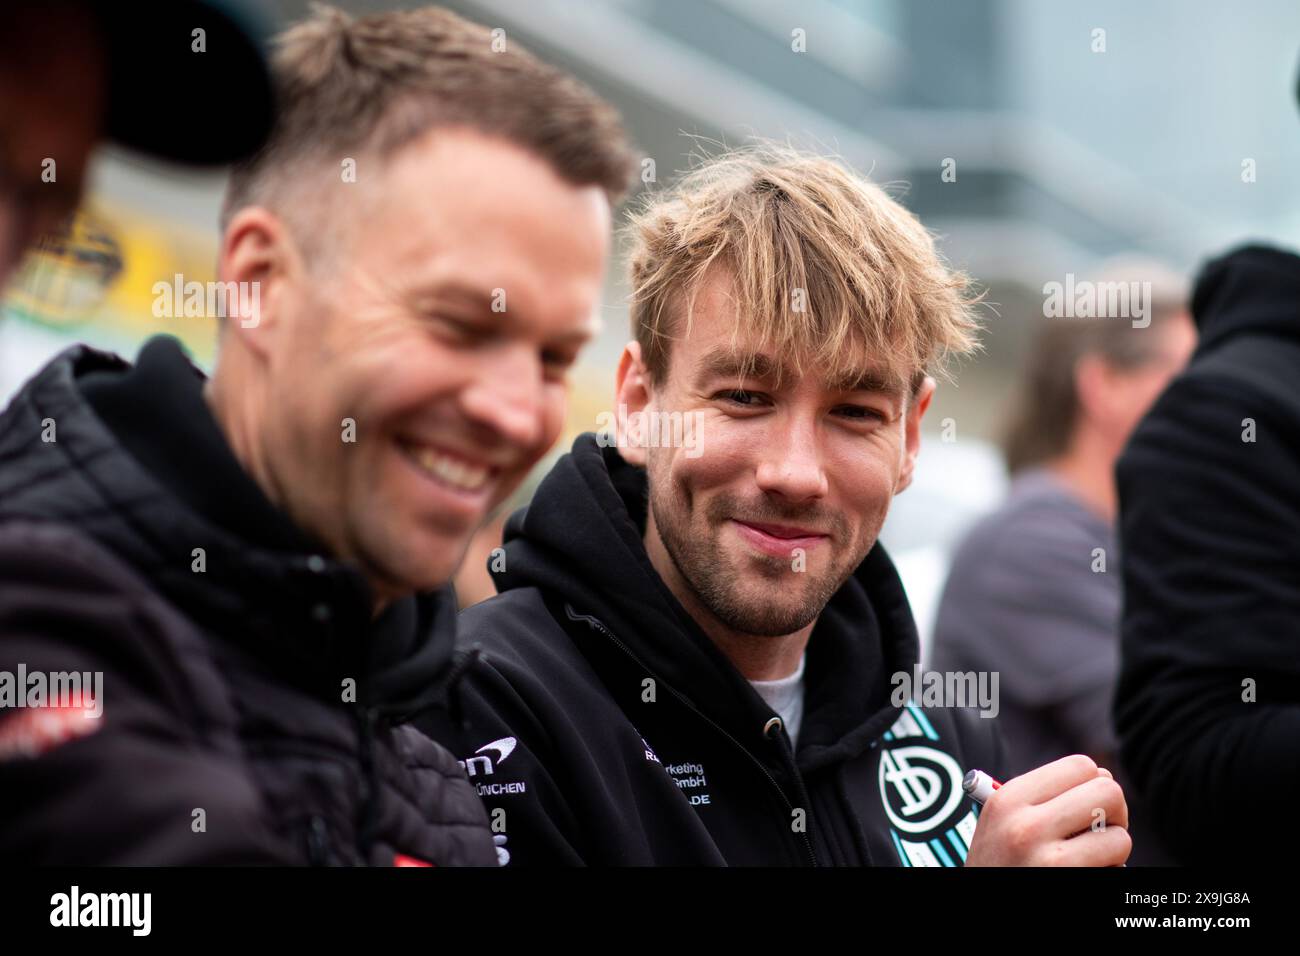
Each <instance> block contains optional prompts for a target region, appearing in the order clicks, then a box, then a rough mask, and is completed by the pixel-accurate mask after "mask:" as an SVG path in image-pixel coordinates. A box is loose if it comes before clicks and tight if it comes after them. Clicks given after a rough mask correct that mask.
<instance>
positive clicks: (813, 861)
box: [564, 602, 820, 866]
mask: <svg viewBox="0 0 1300 956" xmlns="http://www.w3.org/2000/svg"><path fill="white" fill-rule="evenodd" d="M564 611H565V613H566V614H567V615H568V616H569V619H570V620H572V621H582V622H583V623H585V624H588V625H589V626H592V627H594V628H596V629H597V630H599V631H600V632H601V633H602V634H604V635H605V636H606V637H608V638H609V639H610V640H611V641H612V642H613V643H614V646H615V647H617V648H618V649H619V650H620V651H622V652H623V653H624V654H626V655H627V656H628V657H629V658H631V659H632V660H633V661H634V662H635V663H636V665H637V666H638V667H640V668H641V669H642V670H643V671H645V672H646V673H647V674H649V675H650V676H651V677H653V678H654V680H655V682H656V683H657V684H662V685H663V686H664V687H667V688H668V692H669V693H670V694H672V695H673V696H674V697H676V698H677V699H678V700H679V701H681V703H682V706H684V707H685V708H686V709H687V710H689V711H691V713H693V714H695V715H696V716H697V717H699V718H700V719H701V720H703V721H704V722H705V723H707V724H708V725H709V726H711V727H712V728H713V729H714V730H716V731H717V732H718V733H720V734H721V735H722V736H723V737H725V738H726V739H727V740H729V741H731V742H732V743H733V744H735V746H736V748H737V749H739V750H740V752H741V753H743V754H744V755H745V756H746V757H748V758H749V760H750V761H751V762H752V763H753V764H754V766H756V767H757V768H758V769H759V770H761V771H762V773H763V776H765V777H766V778H767V779H768V782H769V783H771V784H772V786H773V787H774V788H776V792H777V793H779V794H780V795H781V799H782V800H784V801H785V805H786V807H787V808H789V810H790V811H791V812H793V811H794V810H795V809H797V808H796V807H795V805H794V804H793V803H791V802H790V798H789V797H787V796H786V793H785V790H783V789H782V788H781V785H780V784H779V783H777V782H776V778H775V777H773V776H772V774H771V772H770V771H769V770H768V769H767V767H765V766H763V761H761V760H759V759H758V758H757V757H755V756H754V755H753V753H751V752H750V750H749V748H748V747H746V746H745V745H744V744H742V743H741V742H740V741H739V740H737V739H736V738H735V737H733V736H732V735H731V733H730V732H728V731H727V729H726V728H725V727H723V726H722V725H720V724H718V723H717V722H716V721H714V720H713V718H711V717H709V715H708V714H705V713H704V712H703V711H701V710H700V709H699V708H697V707H696V706H695V705H694V704H692V703H691V702H690V701H689V700H688V699H687V698H686V697H684V696H683V695H682V694H681V693H680V692H678V690H677V689H676V688H675V687H673V686H672V685H671V684H669V683H668V682H667V681H665V680H663V679H662V678H660V677H659V675H658V674H656V673H655V672H654V671H653V670H651V669H650V668H649V667H647V666H646V665H645V663H644V662H643V661H642V660H641V658H639V657H638V656H637V655H636V653H635V652H634V651H633V650H632V649H631V648H630V647H628V646H627V645H626V644H624V643H623V642H622V641H621V640H620V639H619V638H618V636H617V635H616V634H614V632H613V631H611V630H610V629H609V628H608V627H606V626H605V624H604V622H602V621H601V620H599V619H598V618H595V617H593V616H591V615H590V614H579V613H578V612H577V611H575V610H574V609H573V607H572V606H571V605H570V604H568V603H567V602H566V603H565V605H564ZM791 769H792V771H793V772H794V779H795V783H796V784H797V785H798V787H799V790H800V792H801V793H802V794H803V796H804V798H805V800H804V802H805V803H807V796H808V794H807V791H805V790H804V787H803V779H802V777H801V776H800V774H799V768H798V767H795V766H793V764H792V766H791ZM804 813H805V815H806V819H807V820H808V821H809V824H810V825H811V820H812V807H806V808H805V809H804ZM799 836H800V837H801V839H802V841H803V845H804V849H805V850H806V851H807V853H808V863H809V865H810V866H819V865H820V864H819V863H818V862H817V853H816V851H815V850H814V849H813V845H812V841H811V840H810V839H808V833H807V831H806V830H805V831H804V832H803V833H800V834H799Z"/></svg>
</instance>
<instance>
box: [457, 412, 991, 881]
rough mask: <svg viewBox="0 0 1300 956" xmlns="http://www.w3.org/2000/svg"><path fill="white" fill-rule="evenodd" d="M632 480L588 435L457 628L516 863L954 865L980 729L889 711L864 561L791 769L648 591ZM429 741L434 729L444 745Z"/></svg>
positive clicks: (871, 580)
mask: <svg viewBox="0 0 1300 956" xmlns="http://www.w3.org/2000/svg"><path fill="white" fill-rule="evenodd" d="M645 518H646V478H645V473H644V471H643V470H641V469H639V468H635V467H633V466H630V465H628V464H627V463H625V462H624V461H623V459H622V458H621V456H620V455H619V454H618V452H617V451H616V450H615V449H613V448H601V447H600V446H599V444H598V442H597V441H596V438H595V436H593V435H584V436H581V437H580V438H579V439H578V440H577V441H576V443H575V444H574V446H573V450H572V452H571V453H570V454H567V455H565V456H564V457H563V458H561V459H560V461H559V463H558V464H557V465H556V467H555V468H554V470H553V471H552V472H551V473H550V474H549V475H548V476H547V477H546V479H545V480H544V481H543V482H542V484H541V486H540V488H539V489H538V491H537V494H536V496H535V497H534V498H533V501H532V503H531V504H530V505H529V507H528V508H526V509H524V510H522V511H520V512H518V513H516V514H515V515H514V516H512V518H511V519H510V522H509V524H508V525H507V529H506V545H505V549H504V555H498V556H497V557H496V559H495V560H493V561H492V562H490V565H489V567H490V568H492V569H493V570H494V577H495V580H496V582H497V586H498V589H499V590H500V591H501V592H502V593H501V594H500V596H498V597H496V598H493V599H491V600H488V601H486V602H484V603H482V604H479V605H476V606H474V607H472V608H469V609H468V610H466V611H464V612H462V614H461V618H460V628H461V633H460V636H459V638H458V640H459V642H460V643H461V644H463V645H464V646H467V647H470V646H477V647H479V648H480V649H481V651H482V653H483V654H484V660H483V661H482V662H480V664H479V665H478V666H477V667H476V668H475V669H473V670H471V671H470V673H469V676H467V678H466V679H465V680H464V681H463V682H462V683H461V685H460V688H461V696H462V700H461V706H462V708H463V726H462V727H461V728H460V734H461V736H460V742H461V749H460V753H459V755H460V756H461V757H462V758H463V762H464V763H465V764H466V766H467V769H468V771H469V775H470V781H471V782H472V783H474V784H475V785H476V786H477V788H478V791H479V795H480V796H481V797H482V798H483V800H484V801H485V802H486V803H487V805H488V808H489V817H490V818H491V819H492V821H493V824H494V829H496V830H497V831H498V836H497V842H498V844H499V845H501V846H502V848H503V850H504V853H503V857H505V856H507V855H508V859H509V861H510V862H511V863H515V864H554V863H566V864H577V863H587V864H615V865H620V864H621V865H649V864H717V865H721V864H775V865H808V864H818V865H871V864H875V865H900V864H901V865H913V864H938V865H960V864H961V863H962V861H963V860H964V859H965V855H966V851H967V848H968V846H969V841H970V837H971V834H972V832H973V830H974V826H975V821H976V817H977V808H976V807H975V805H974V804H973V802H972V801H971V800H969V799H968V798H966V797H965V796H964V794H963V793H962V792H961V789H960V783H961V778H962V775H963V773H964V772H965V771H966V770H967V769H969V768H972V767H979V768H983V769H985V770H988V771H989V772H990V773H993V774H995V775H996V774H999V773H1001V771H1002V766H1001V763H1002V757H1001V745H1000V742H999V741H998V739H997V737H996V734H995V733H994V729H993V726H992V723H993V722H992V721H991V720H987V719H981V718H980V717H978V716H976V715H975V714H974V713H973V712H968V711H960V710H943V709H927V710H922V709H921V708H919V707H917V706H915V705H914V704H911V703H908V704H907V705H906V706H905V707H903V708H902V709H900V708H898V707H895V706H894V705H893V704H892V703H891V701H890V696H891V692H892V691H893V689H894V687H893V685H892V684H891V682H890V677H891V675H892V674H894V673H896V672H906V673H908V674H909V675H911V674H912V668H913V665H914V663H915V662H916V660H917V653H918V640H917V632H916V627H915V624H914V622H913V619H912V615H911V610H910V609H909V607H908V604H907V599H906V597H905V596H904V593H903V587H902V584H901V582H900V581H899V578H898V575H897V573H896V572H895V571H894V567H893V565H892V563H891V562H890V560H889V558H888V556H886V554H885V552H884V550H883V548H881V547H880V546H879V545H877V546H876V547H875V548H873V549H872V551H871V552H870V554H868V555H867V557H866V559H865V560H864V561H863V563H862V565H861V566H860V567H859V568H858V569H857V571H856V572H855V574H854V575H853V577H852V578H851V579H850V580H849V581H848V583H846V584H845V585H844V587H842V588H841V589H840V591H839V592H838V593H837V594H836V595H835V596H834V598H833V599H832V600H831V602H830V603H829V604H828V605H827V607H826V609H825V610H824V611H823V613H822V615H821V617H820V618H819V620H818V622H817V624H816V627H815V629H814V631H813V634H812V637H811V639H810V642H809V646H808V650H807V665H806V671H805V688H806V699H805V707H804V717H803V722H802V727H801V730H800V733H799V737H798V743H799V749H798V753H797V754H794V753H792V752H791V748H790V741H789V736H788V735H787V734H786V732H785V731H784V729H783V728H782V727H781V726H780V724H779V721H777V720H775V719H774V718H775V717H776V715H775V714H774V713H773V712H772V710H770V709H769V708H768V706H767V705H766V704H765V703H764V701H763V700H762V698H761V697H759V695H758V694H757V693H756V692H755V691H754V689H753V688H752V687H751V686H750V685H749V683H748V682H747V681H746V680H745V678H744V677H743V676H742V675H741V674H740V673H739V672H738V671H737V670H736V668H735V667H734V666H732V664H731V663H730V662H729V661H728V659H727V658H726V657H725V656H723V654H722V653H721V652H720V651H719V650H718V649H717V647H716V646H715V645H714V644H713V643H712V642H711V641H710V640H709V638H708V637H706V636H705V634H704V633H703V632H702V631H701V630H700V629H699V627H698V626H697V625H696V624H695V622H694V621H693V620H692V619H691V618H690V617H689V616H688V615H687V613H686V612H685V610H684V609H683V608H682V607H681V605H680V604H679V603H678V602H677V601H676V599H675V598H674V597H673V596H672V594H671V593H670V591H669V590H668V588H667V587H666V586H665V585H664V583H663V582H662V580H661V579H660V578H659V576H658V575H657V574H656V573H655V571H654V569H653V567H652V565H651V563H650V559H649V557H648V555H647V554H646V550H645V547H644V544H643V541H642V535H643V533H644V527H645ZM438 729H441V728H438Z"/></svg>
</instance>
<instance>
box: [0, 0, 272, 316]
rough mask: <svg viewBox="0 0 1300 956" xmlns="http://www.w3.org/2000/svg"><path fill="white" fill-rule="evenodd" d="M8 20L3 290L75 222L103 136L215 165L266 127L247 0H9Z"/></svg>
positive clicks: (268, 104) (250, 145)
mask: <svg viewBox="0 0 1300 956" xmlns="http://www.w3.org/2000/svg"><path fill="white" fill-rule="evenodd" d="M2 16H3V20H2V22H0V292H2V291H3V289H4V286H5V283H6V281H7V280H8V279H9V277H10V274H11V273H12V272H13V270H14V268H15V267H16V266H17V265H18V263H19V261H20V260H21V258H22V255H23V253H24V251H25V250H26V249H27V248H28V247H29V246H30V245H31V244H32V243H33V242H35V241H36V240H37V239H38V238H39V237H40V236H42V235H45V234H48V233H52V232H55V231H57V230H59V229H61V228H62V227H63V226H64V225H65V224H66V223H67V222H68V220H69V219H70V217H71V215H72V213H73V211H74V210H75V209H76V208H77V205H78V203H79V202H80V200H81V195H82V192H83V190H84V188H85V178H86V167H87V163H88V161H89V159H90V156H91V154H92V151H93V149H94V147H95V145H96V144H97V143H98V142H99V141H100V140H101V139H103V138H108V139H111V140H113V141H115V142H116V143H118V144H120V145H123V146H128V147H131V148H133V149H137V150H139V151H141V152H143V153H147V154H149V155H151V156H154V157H157V158H160V159H167V160H172V161H175V162H180V163H185V164H191V165H219V164H222V163H229V162H233V161H235V160H238V159H242V158H244V157H245V156H247V155H249V154H251V153H252V152H253V151H254V150H256V149H257V148H258V147H259V146H260V145H261V144H262V142H263V141H264V140H265V138H266V135H267V132H268V131H269V130H270V127H271V123H272V115H273V110H272V92H271V79H270V74H269V72H268V68H267V65H266V61H265V55H264V52H263V49H262V30H261V27H260V24H259V22H258V20H257V18H256V17H255V16H253V15H252V14H251V11H250V9H249V7H248V5H247V4H245V3H241V2H237V0H226V2H224V3H217V2H204V0H137V2H134V3H132V4H130V5H129V8H128V6H127V5H124V4H121V3H114V2H110V0H9V2H7V3H6V4H5V9H4V12H3V15H2ZM200 31H201V32H200ZM200 46H201V47H202V49H198V47H200ZM160 78H161V79H160ZM231 103H237V104H238V105H239V108H238V109H236V110H231V109H229V105H230V104H231Z"/></svg>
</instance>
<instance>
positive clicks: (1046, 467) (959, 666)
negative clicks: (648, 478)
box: [932, 261, 1196, 863]
mask: <svg viewBox="0 0 1300 956" xmlns="http://www.w3.org/2000/svg"><path fill="white" fill-rule="evenodd" d="M1095 281H1096V282H1097V283H1098V285H1097V286H1096V288H1105V286H1104V285H1101V284H1102V283H1112V282H1123V283H1132V282H1138V283H1142V282H1149V283H1150V298H1149V302H1148V308H1149V309H1150V324H1149V325H1147V326H1145V327H1138V326H1135V324H1134V322H1133V321H1131V320H1130V318H1129V317H1128V316H1127V315H1124V316H1102V317H1095V318H1061V317H1046V316H1045V317H1044V318H1043V319H1042V321H1043V323H1044V328H1043V329H1042V330H1041V333H1040V334H1039V335H1038V337H1037V338H1036V340H1035V342H1034V343H1033V344H1032V346H1031V351H1030V356H1029V360H1028V363H1027V367H1026V371H1025V374H1024V378H1023V382H1022V385H1021V388H1020V390H1019V393H1018V395H1017V396H1016V398H1015V403H1014V405H1013V412H1012V418H1011V422H1010V426H1009V428H1008V431H1007V434H1006V440H1005V453H1006V460H1007V466H1008V469H1009V471H1010V472H1011V475H1012V483H1011V487H1010V490H1009V492H1008V495H1007V498H1006V500H1005V501H1004V502H1003V503H1002V504H1001V506H999V507H998V508H997V510H995V511H994V512H993V513H992V514H990V515H988V516H986V517H985V518H984V519H982V520H981V521H979V522H978V523H977V524H976V525H975V526H974V527H973V528H972V529H971V530H970V531H969V532H968V534H967V535H966V537H965V538H964V539H963V541H962V543H961V544H960V545H959V547H958V548H957V551H956V553H955V555H954V558H953V563H952V567H951V569H950V572H949V576H948V580H947V583H946V585H945V587H944V591H943V596H942V598H941V600H940V604H939V611H938V615H937V618H936V622H935V634H934V654H933V664H932V667H933V669H934V670H936V671H941V672H947V671H988V672H997V673H998V674H999V675H1000V676H999V691H1000V700H999V705H1000V712H999V714H998V717H999V724H1000V726H1001V729H1002V732H1003V735H1004V737H1005V738H1006V742H1007V749H1008V759H1009V762H1010V765H1011V768H1012V772H1013V773H1020V772H1022V771H1024V770H1025V769H1028V768H1030V767H1036V766H1039V765H1041V764H1043V763H1046V762H1048V761H1050V760H1055V759H1057V758H1059V757H1061V756H1063V755H1065V754H1072V753H1085V754H1088V755H1090V756H1092V757H1093V759H1094V760H1096V761H1097V762H1098V763H1100V764H1103V765H1106V766H1111V765H1113V764H1114V763H1115V762H1116V760H1117V750H1118V748H1117V744H1116V740H1115V734H1114V731H1113V729H1112V726H1111V720H1110V707H1111V701H1112V697H1113V693H1114V687H1115V682H1116V679H1117V677H1118V674H1119V620H1120V605H1121V588H1120V568H1119V558H1120V555H1119V553H1118V551H1117V542H1116V536H1115V519H1116V491H1115V478H1114V468H1115V462H1116V461H1117V459H1118V458H1119V455H1120V452H1121V450H1122V449H1123V447H1124V444H1125V442H1127V441H1128V438H1129V435H1130V434H1131V433H1132V431H1133V429H1134V427H1135V426H1136V425H1137V423H1138V421H1139V420H1140V419H1141V417H1142V415H1143V414H1145V412H1146V411H1147V409H1148V408H1150V407H1151V404H1152V402H1154V401H1155V399H1156V397H1157V396H1158V395H1159V394H1160V392H1161V391H1162V390H1163V389H1164V388H1165V387H1166V386H1167V385H1168V383H1169V382H1170V380H1171V379H1172V378H1173V377H1174V376H1175V375H1176V374H1177V373H1178V372H1179V371H1180V370H1181V369H1182V368H1183V366H1184V365H1185V364H1186V362H1187V358H1188V356H1189V355H1191V353H1192V349H1193V348H1194V347H1195V343H1196V331H1195V328H1194V326H1193V325H1192V322H1191V319H1190V317H1189V315H1188V313H1187V305H1186V301H1187V295H1186V283H1185V282H1184V281H1183V280H1182V279H1180V278H1179V277H1178V276H1176V275H1175V274H1173V273H1171V272H1170V271H1168V270H1167V269H1165V268H1163V267H1161V266H1159V265H1157V264H1155V263H1142V262H1138V261H1131V262H1127V263H1117V264H1116V265H1115V266H1114V267H1113V268H1111V269H1107V270H1104V271H1103V273H1102V274H1101V275H1099V276H1097V277H1096V280H1095ZM1130 288H1133V287H1132V286H1130ZM1099 298H1100V296H1099ZM1139 324H1140V323H1139ZM1120 779H1121V781H1122V780H1123V778H1122V777H1121V778H1120ZM1126 789H1127V790H1129V801H1130V819H1131V820H1132V822H1133V830H1134V834H1133V840H1134V848H1133V856H1132V862H1134V863H1159V862H1164V858H1163V855H1162V854H1161V852H1160V851H1159V848H1158V847H1156V846H1153V843H1154V841H1153V840H1152V839H1151V838H1150V835H1149V832H1148V831H1147V829H1146V828H1145V827H1144V825H1143V821H1142V811H1141V807H1140V803H1139V800H1138V799H1137V797H1136V796H1135V795H1134V794H1133V792H1132V791H1131V789H1130V788H1126Z"/></svg>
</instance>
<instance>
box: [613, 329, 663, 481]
mask: <svg viewBox="0 0 1300 956" xmlns="http://www.w3.org/2000/svg"><path fill="white" fill-rule="evenodd" d="M614 400H615V402H617V404H618V409H619V410H618V412H616V413H615V416H614V418H615V422H616V425H615V428H616V430H617V433H618V449H619V454H621V455H622V456H623V460H624V461H626V462H627V463H628V464H630V465H639V466H640V467H642V468H644V467H645V463H646V450H645V442H644V441H643V440H642V439H643V435H642V429H641V427H640V423H641V420H642V419H643V418H644V417H645V411H646V408H647V407H649V405H650V403H651V402H653V401H654V394H653V388H652V386H651V384H650V373H649V372H648V371H646V367H645V362H643V361H642V359H641V343H640V342H628V343H627V345H626V346H624V348H623V354H622V355H621V356H620V357H619V360H618V377H617V378H616V379H615V385H614Z"/></svg>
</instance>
